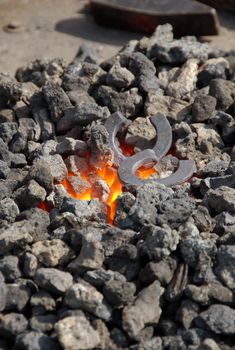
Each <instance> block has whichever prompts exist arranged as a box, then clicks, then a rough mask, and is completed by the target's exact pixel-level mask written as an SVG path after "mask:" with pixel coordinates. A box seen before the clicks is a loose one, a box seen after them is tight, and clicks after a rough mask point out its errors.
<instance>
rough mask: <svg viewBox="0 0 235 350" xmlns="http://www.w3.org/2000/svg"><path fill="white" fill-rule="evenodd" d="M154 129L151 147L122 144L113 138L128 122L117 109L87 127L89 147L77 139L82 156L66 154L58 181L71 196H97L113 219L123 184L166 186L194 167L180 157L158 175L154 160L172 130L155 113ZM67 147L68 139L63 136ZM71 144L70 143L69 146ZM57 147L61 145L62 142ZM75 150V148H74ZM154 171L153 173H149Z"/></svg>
mask: <svg viewBox="0 0 235 350" xmlns="http://www.w3.org/2000/svg"><path fill="white" fill-rule="evenodd" d="M150 121H151V123H152V125H153V126H154V127H155V129H156V132H157V134H156V135H157V140H155V142H154V145H153V147H152V148H151V149H145V150H142V151H140V152H138V153H137V154H135V152H134V147H130V146H129V147H127V146H126V145H125V144H123V146H122V145H121V144H120V143H119V142H118V140H117V134H118V132H120V131H121V130H122V129H123V125H128V124H130V121H128V119H126V118H125V117H124V116H123V115H122V114H121V113H120V112H118V113H114V114H112V115H111V116H110V117H108V119H107V120H106V121H105V123H104V127H102V126H99V128H98V129H97V128H93V129H91V140H90V149H89V147H88V149H86V145H85V144H82V143H80V148H81V149H83V151H84V150H86V152H84V153H83V156H84V158H79V157H76V158H73V160H74V164H71V161H72V160H71V158H67V159H66V160H67V161H66V160H65V163H66V164H67V165H68V168H69V172H68V175H67V177H66V178H65V179H64V180H63V181H62V182H61V184H62V185H63V187H64V188H65V189H66V191H67V193H69V194H70V195H71V196H72V197H73V198H75V199H78V200H91V199H95V198H96V199H98V200H99V201H101V202H103V203H106V204H107V206H108V211H107V215H108V221H109V222H110V223H112V222H113V220H114V216H115V212H116V200H117V198H118V196H119V195H121V194H122V192H123V189H122V187H123V185H136V186H140V185H144V184H146V183H150V182H154V183H158V184H164V185H167V186H175V185H178V184H181V183H183V182H184V181H186V180H188V179H189V178H190V177H191V176H192V174H193V172H194V170H195V162H194V161H193V160H191V161H186V160H183V161H180V162H179V168H178V169H177V170H176V172H174V173H171V175H168V176H166V177H162V176H161V175H162V174H161V170H160V167H158V171H157V168H156V167H154V164H155V163H157V162H160V161H161V160H162V158H163V157H164V156H165V155H166V154H167V153H168V151H169V149H170V147H171V142H172V130H171V127H170V124H169V122H168V120H167V118H166V117H164V116H163V115H161V114H158V115H156V116H154V117H151V118H150ZM65 143H67V147H68V146H69V144H70V143H72V140H70V139H69V138H67V139H65V141H64V147H65ZM71 147H72V146H71ZM59 148H63V143H62V144H60V146H59ZM77 151H78V149H77ZM153 175H154V177H153ZM39 207H41V208H44V209H45V210H46V208H47V205H46V204H44V203H40V204H39Z"/></svg>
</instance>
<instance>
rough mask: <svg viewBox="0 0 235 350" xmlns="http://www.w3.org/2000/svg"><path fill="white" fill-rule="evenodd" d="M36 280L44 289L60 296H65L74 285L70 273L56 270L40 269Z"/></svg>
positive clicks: (35, 277)
mask: <svg viewBox="0 0 235 350" xmlns="http://www.w3.org/2000/svg"><path fill="white" fill-rule="evenodd" d="M34 280H35V282H36V284H37V285H38V286H39V287H41V288H42V289H45V290H47V291H49V292H52V293H55V294H59V295H61V294H62V295H63V294H64V293H65V292H66V291H67V290H68V289H69V288H70V287H71V286H72V284H73V277H72V275H71V274H70V273H68V272H64V271H60V270H57V269H54V268H39V269H38V270H37V272H36V274H35V276H34Z"/></svg>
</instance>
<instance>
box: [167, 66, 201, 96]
mask: <svg viewBox="0 0 235 350" xmlns="http://www.w3.org/2000/svg"><path fill="white" fill-rule="evenodd" d="M197 72H198V61H197V60H196V59H189V60H188V61H187V62H186V63H185V64H184V65H183V66H182V67H181V68H180V69H179V70H178V71H177V72H176V74H175V75H174V77H173V78H172V79H171V81H170V82H169V84H168V86H167V94H168V95H170V96H172V97H174V98H177V99H184V98H186V97H187V96H188V95H190V93H191V92H192V91H193V90H194V89H195V87H196V82H197Z"/></svg>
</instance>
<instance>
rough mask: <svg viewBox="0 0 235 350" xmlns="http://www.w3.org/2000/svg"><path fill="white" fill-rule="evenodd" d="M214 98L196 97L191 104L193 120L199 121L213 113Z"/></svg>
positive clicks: (206, 118) (208, 117)
mask: <svg viewBox="0 0 235 350" xmlns="http://www.w3.org/2000/svg"><path fill="white" fill-rule="evenodd" d="M215 107H216V99H215V98H214V97H213V96H209V95H207V96H200V97H196V98H195V100H194V102H193V105H192V116H193V122H196V123H201V122H203V121H205V120H208V119H210V118H211V116H212V115H213V112H214V111H215Z"/></svg>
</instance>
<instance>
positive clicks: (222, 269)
mask: <svg viewBox="0 0 235 350" xmlns="http://www.w3.org/2000/svg"><path fill="white" fill-rule="evenodd" d="M234 259H235V246H234V245H222V246H221V247H220V248H219V249H218V253H217V260H218V264H217V267H216V274H217V275H218V276H219V278H220V279H221V281H222V282H223V283H224V284H225V285H226V286H227V287H229V288H231V289H234V288H235V274H234V269H233V264H234Z"/></svg>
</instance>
